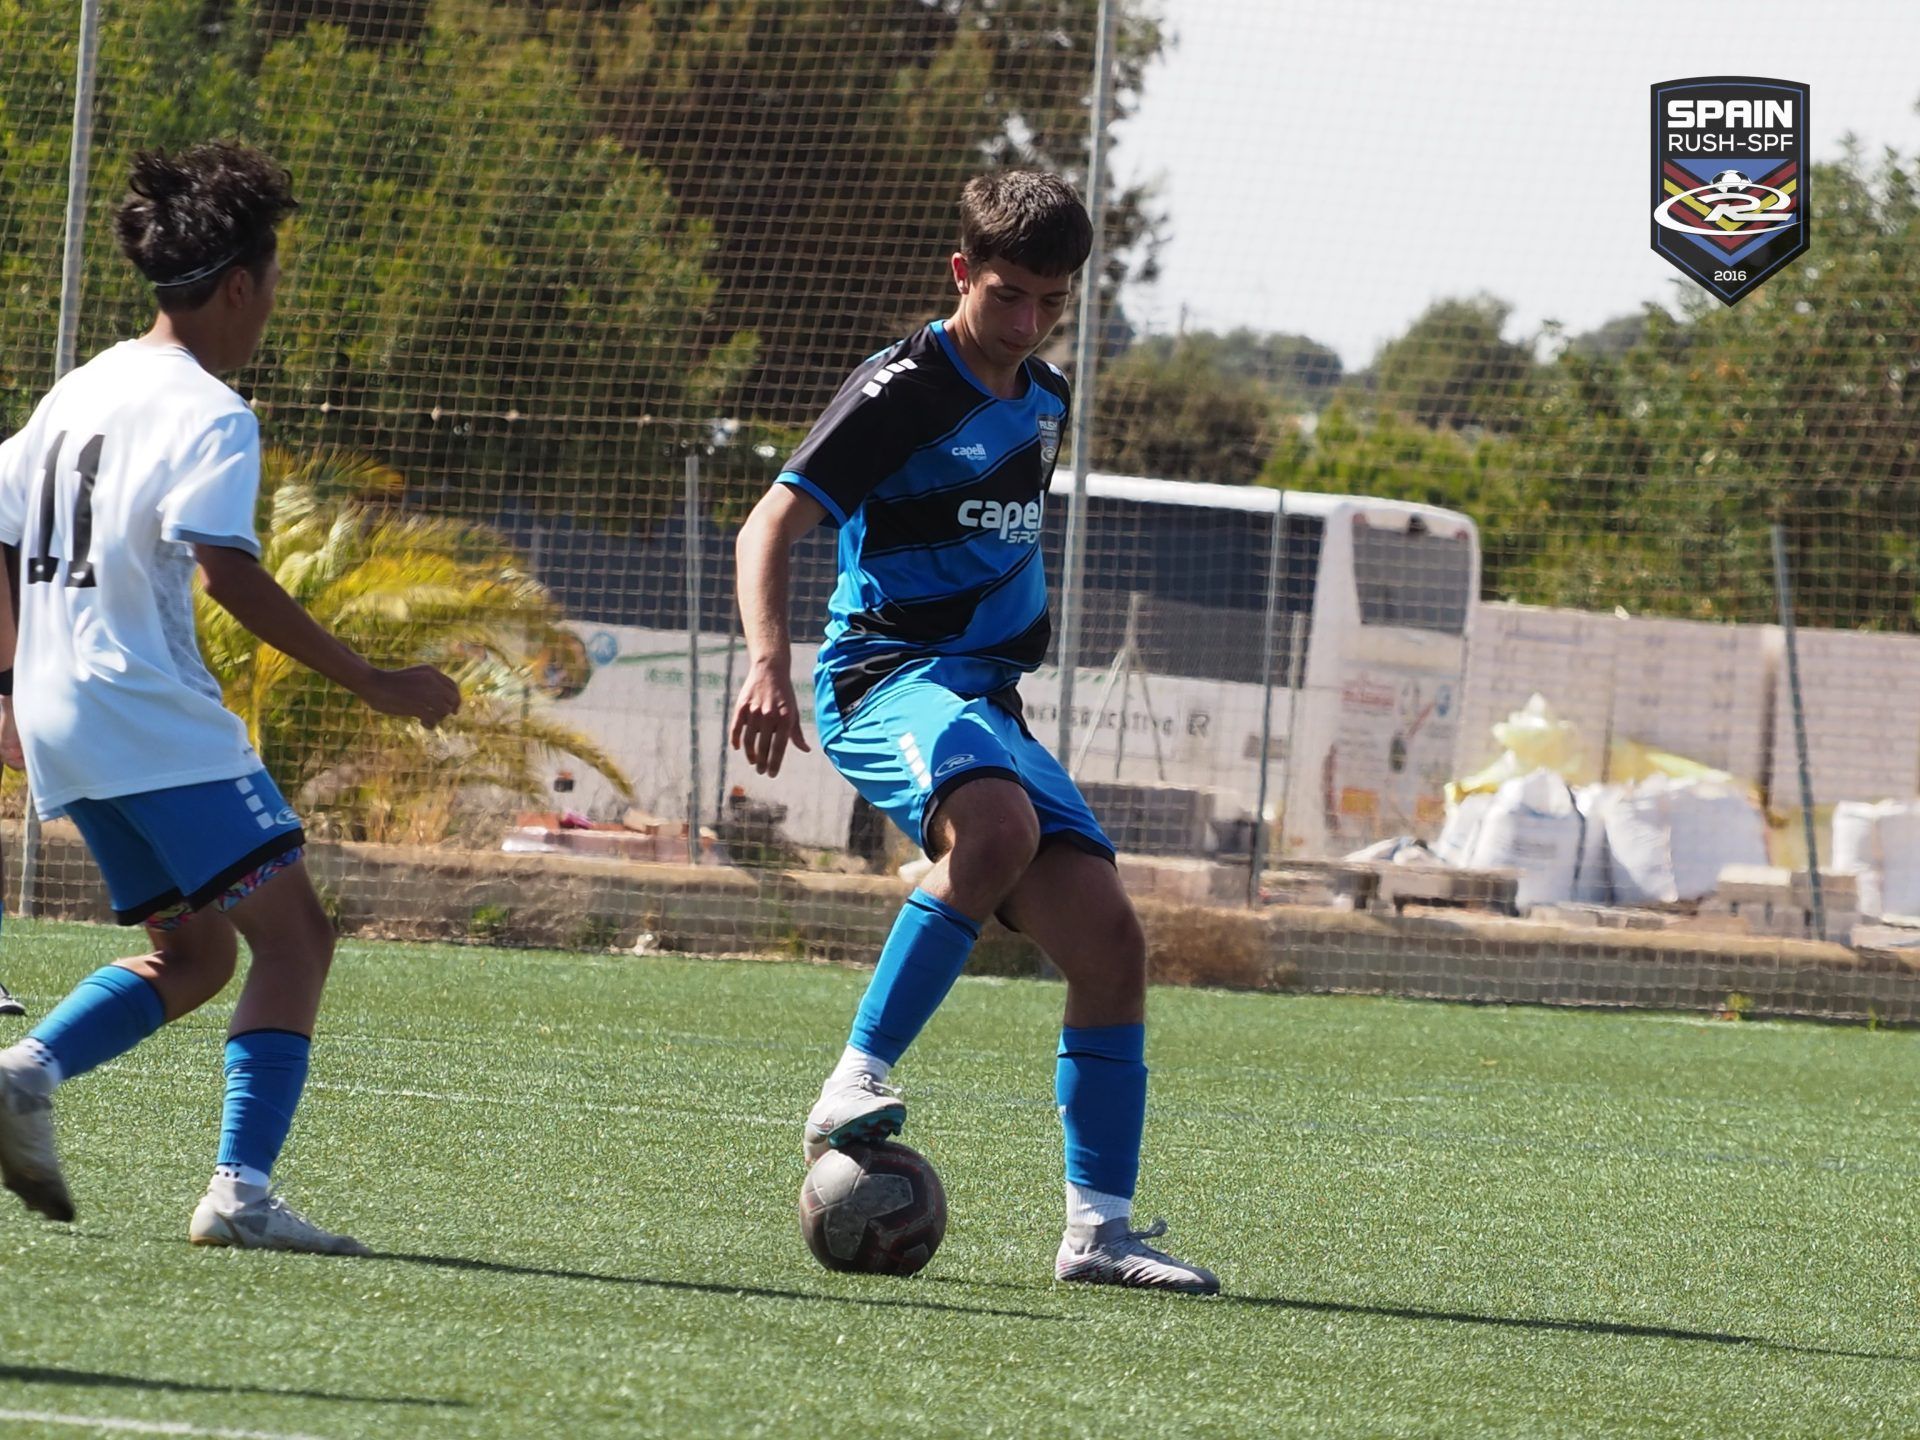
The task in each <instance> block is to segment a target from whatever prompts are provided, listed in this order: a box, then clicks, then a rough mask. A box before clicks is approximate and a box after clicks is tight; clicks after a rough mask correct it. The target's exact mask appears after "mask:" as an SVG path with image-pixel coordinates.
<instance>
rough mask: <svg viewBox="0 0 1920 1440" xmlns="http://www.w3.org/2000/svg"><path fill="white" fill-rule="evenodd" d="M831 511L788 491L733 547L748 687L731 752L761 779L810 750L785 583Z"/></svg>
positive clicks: (759, 512)
mask: <svg viewBox="0 0 1920 1440" xmlns="http://www.w3.org/2000/svg"><path fill="white" fill-rule="evenodd" d="M826 514H827V511H826V507H825V506H823V505H821V503H820V502H819V501H818V500H815V499H814V498H813V497H812V496H810V495H806V494H803V493H801V492H800V491H799V490H796V489H794V488H793V487H792V486H789V485H775V486H774V487H773V488H772V489H771V490H769V491H767V493H766V494H765V495H763V496H761V497H760V503H759V504H758V505H755V506H754V507H753V513H752V514H751V515H749V516H748V517H747V523H746V524H744V525H742V526H741V527H740V536H739V539H738V540H736V541H735V542H734V558H735V569H736V573H737V575H738V580H737V582H736V583H737V586H738V589H739V599H740V621H741V625H742V626H743V627H744V629H745V630H746V636H747V656H748V662H749V663H748V666H747V680H746V684H744V685H743V686H741V687H740V698H739V699H738V700H737V701H736V702H735V703H734V707H733V726H732V742H733V748H734V749H736V750H739V751H741V752H742V753H743V754H744V755H745V756H746V757H747V763H748V764H750V765H752V766H753V768H754V769H755V770H757V771H759V772H760V773H761V774H762V775H778V774H779V773H780V766H781V763H782V762H783V761H784V760H785V759H786V755H787V746H788V745H789V744H792V745H795V746H798V747H799V748H800V749H802V750H810V749H812V748H813V747H812V746H810V745H808V744H807V736H806V732H805V731H804V730H803V729H802V728H801V724H800V698H799V696H798V695H796V694H795V693H794V689H793V648H792V645H791V643H790V642H789V640H788V637H787V581H788V576H789V574H790V572H791V568H792V563H791V562H792V551H793V545H794V542H795V541H796V540H798V539H799V538H800V537H801V536H802V535H804V534H806V533H807V531H809V530H811V529H813V527H814V526H816V525H818V524H819V523H820V522H821V521H822V520H824V519H825V518H826Z"/></svg>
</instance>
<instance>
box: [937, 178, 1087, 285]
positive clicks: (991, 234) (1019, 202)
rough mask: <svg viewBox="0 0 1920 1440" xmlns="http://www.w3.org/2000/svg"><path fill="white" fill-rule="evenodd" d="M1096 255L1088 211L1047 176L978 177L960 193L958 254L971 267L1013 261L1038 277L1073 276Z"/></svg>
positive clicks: (1069, 188)
mask: <svg viewBox="0 0 1920 1440" xmlns="http://www.w3.org/2000/svg"><path fill="white" fill-rule="evenodd" d="M1092 249H1093V222H1092V220H1090V219H1089V218H1088V217H1087V210H1086V207H1085V206H1084V205H1082V204H1081V203H1080V197H1079V196H1078V195H1076V194H1074V193H1073V187H1072V186H1071V185H1069V184H1068V183H1067V182H1066V181H1065V180H1063V179H1061V178H1060V177H1059V176H1058V175H1055V174H1052V173H1051V172H1049V171H1046V170H1001V171H998V172H996V173H994V174H991V175H976V176H975V177H974V178H973V179H971V180H969V181H968V182H967V188H966V189H965V190H963V191H961V192H960V253H961V254H962V255H964V256H966V257H967V264H968V265H976V266H977V265H984V264H986V263H987V262H988V261H989V260H1011V261H1012V262H1013V263H1014V264H1016V265H1019V266H1022V267H1024V268H1025V269H1028V270H1031V271H1033V272H1034V274H1036V275H1072V274H1074V273H1075V272H1076V271H1078V270H1079V269H1080V267H1081V266H1082V265H1085V264H1086V263H1087V255H1088V253H1089V252H1090V251H1091V250H1092Z"/></svg>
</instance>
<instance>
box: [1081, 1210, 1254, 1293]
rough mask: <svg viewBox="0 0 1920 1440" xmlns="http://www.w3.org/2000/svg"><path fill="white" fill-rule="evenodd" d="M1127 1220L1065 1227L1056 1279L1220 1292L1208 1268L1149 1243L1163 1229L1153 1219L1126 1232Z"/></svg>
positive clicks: (1159, 1223)
mask: <svg viewBox="0 0 1920 1440" xmlns="http://www.w3.org/2000/svg"><path fill="white" fill-rule="evenodd" d="M1127 1225H1128V1222H1127V1221H1125V1220H1109V1221H1107V1222H1106V1223H1105V1224H1104V1225H1069V1226H1068V1227H1067V1233H1066V1235H1065V1236H1063V1237H1062V1238H1061V1241H1060V1253H1059V1255H1058V1256H1057V1257H1055V1259H1054V1262H1053V1274H1054V1278H1055V1279H1057V1280H1069V1281H1074V1282H1077V1283H1079V1284H1083V1285H1126V1286H1131V1287H1133V1288H1134V1289H1139V1290H1173V1291H1176V1292H1178V1293H1179V1294H1182V1295H1218V1294H1219V1293H1220V1282H1219V1281H1218V1280H1216V1279H1215V1278H1214V1275H1213V1272H1212V1271H1211V1270H1203V1269H1202V1268H1201V1267H1200V1266H1198V1265H1189V1264H1188V1263H1187V1262H1186V1261H1184V1260H1176V1259H1174V1258H1173V1256H1171V1255H1169V1254H1167V1253H1166V1251H1164V1250H1156V1249H1154V1248H1153V1246H1151V1245H1149V1244H1147V1241H1149V1240H1157V1239H1159V1238H1160V1237H1161V1236H1162V1235H1164V1234H1166V1233H1167V1222H1166V1221H1164V1220H1156V1221H1154V1222H1153V1224H1152V1226H1151V1227H1150V1228H1148V1229H1145V1230H1129V1229H1128V1228H1127Z"/></svg>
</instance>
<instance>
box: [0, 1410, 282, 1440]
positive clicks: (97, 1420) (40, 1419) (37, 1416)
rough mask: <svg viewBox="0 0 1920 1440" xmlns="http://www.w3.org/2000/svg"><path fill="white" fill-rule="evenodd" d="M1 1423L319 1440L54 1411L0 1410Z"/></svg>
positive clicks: (225, 1438) (240, 1439)
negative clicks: (66, 1413) (63, 1413)
mask: <svg viewBox="0 0 1920 1440" xmlns="http://www.w3.org/2000/svg"><path fill="white" fill-rule="evenodd" d="M0 1421H17V1422H18V1423H20V1424H22V1425H71V1426H74V1427H75V1428H77V1429H82V1430H109V1431H113V1432H116V1433H118V1434H130V1435H200V1436H206V1437H208V1440H319V1437H318V1436H316V1435H301V1434H297V1433H295V1432H294V1431H291V1430H221V1429H216V1428H212V1427H209V1426H206V1425H189V1424H187V1423H186V1422H185V1421H184V1420H129V1419H125V1418H122V1417H120V1416H117V1415H62V1414H60V1413H58V1412H57V1411H53V1410H0Z"/></svg>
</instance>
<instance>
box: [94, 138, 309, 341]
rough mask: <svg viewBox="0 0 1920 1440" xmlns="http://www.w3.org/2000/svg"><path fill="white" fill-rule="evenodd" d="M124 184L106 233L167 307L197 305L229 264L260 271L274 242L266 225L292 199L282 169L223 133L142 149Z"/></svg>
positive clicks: (280, 215)
mask: <svg viewBox="0 0 1920 1440" xmlns="http://www.w3.org/2000/svg"><path fill="white" fill-rule="evenodd" d="M127 189H128V191H129V192H130V193H129V194H128V195H127V198H126V199H125V200H123V201H121V202H120V206H119V208H118V209H117V210H115V211H114V214H113V228H114V233H115V234H116V235H117V236H118V237H119V240H120V250H121V253H122V254H124V255H125V256H126V257H127V259H129V260H131V261H132V262H133V265H134V268H135V269H136V270H138V271H139V272H140V273H141V274H142V275H144V276H146V277H147V280H148V282H149V283H150V284H152V286H153V287H154V291H155V295H156V297H157V298H158V300H159V302H160V308H161V309H163V310H166V311H169V312H176V311H185V310H197V309H199V308H200V307H201V306H202V305H204V304H206V303H207V301H208V300H209V299H211V298H212V296H213V292H214V290H215V289H216V288H217V287H218V286H219V284H220V280H221V277H222V276H224V275H225V274H226V273H227V271H229V270H231V269H232V268H233V267H234V266H235V265H245V266H246V267H248V268H249V269H250V270H252V271H254V273H255V274H260V273H262V272H263V271H264V269H265V267H266V264H267V262H268V261H269V260H271V259H272V258H273V257H274V254H275V252H276V251H277V250H278V248H279V239H278V237H277V236H276V235H275V233H274V227H275V226H276V225H278V224H279V223H280V221H281V220H282V219H283V218H285V217H286V216H287V215H288V214H289V213H290V212H291V211H292V210H294V209H295V207H296V206H297V204H298V202H297V201H295V199H294V198H293V179H292V177H291V176H289V175H288V174H287V172H286V171H285V170H283V169H281V168H280V167H279V166H278V165H276V164H275V163H274V162H273V161H272V160H270V159H269V158H268V157H267V156H265V155H263V154H261V153H260V152H259V151H258V150H255V149H252V148H251V147H249V146H246V145H238V144H232V143H229V142H226V141H216V142H213V143H210V144H205V145H195V146H192V147H191V148H190V149H186V150H182V151H179V152H178V153H176V154H172V155H169V154H167V153H166V152H165V151H162V150H143V151H141V152H140V153H139V154H138V155H136V156H134V160H133V174H132V176H131V178H129V180H128V181H127Z"/></svg>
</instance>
